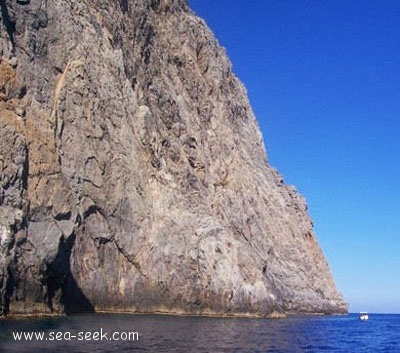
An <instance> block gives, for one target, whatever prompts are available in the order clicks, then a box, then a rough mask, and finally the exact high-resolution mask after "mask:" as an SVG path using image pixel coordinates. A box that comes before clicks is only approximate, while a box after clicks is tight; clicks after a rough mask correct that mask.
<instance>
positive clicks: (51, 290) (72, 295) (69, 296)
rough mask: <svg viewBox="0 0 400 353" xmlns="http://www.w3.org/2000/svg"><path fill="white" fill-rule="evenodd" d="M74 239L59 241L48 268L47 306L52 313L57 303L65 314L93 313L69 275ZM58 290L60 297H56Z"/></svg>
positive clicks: (87, 300) (74, 236)
mask: <svg viewBox="0 0 400 353" xmlns="http://www.w3.org/2000/svg"><path fill="white" fill-rule="evenodd" d="M75 238H76V235H75V234H73V235H71V236H70V237H69V238H68V239H67V240H65V241H60V245H59V248H58V253H57V256H56V258H55V260H54V261H53V262H52V264H51V265H49V266H48V271H47V272H48V273H47V274H48V276H47V280H46V284H47V298H46V299H47V305H48V306H49V308H50V310H52V311H54V309H55V308H54V305H55V304H56V302H57V301H59V303H60V304H61V306H63V308H64V312H65V313H66V314H72V313H93V312H94V307H93V305H92V304H91V302H90V301H89V299H88V298H87V297H86V296H85V294H84V293H83V292H82V290H81V288H80V287H79V285H78V283H77V282H76V280H75V278H74V276H73V275H72V273H71V265H70V258H71V250H72V248H73V244H74V242H75ZM60 290H61V297H58V295H57V294H58V293H60Z"/></svg>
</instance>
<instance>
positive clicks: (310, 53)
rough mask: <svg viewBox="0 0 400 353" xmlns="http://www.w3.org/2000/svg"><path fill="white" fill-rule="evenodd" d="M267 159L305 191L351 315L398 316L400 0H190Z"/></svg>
mask: <svg viewBox="0 0 400 353" xmlns="http://www.w3.org/2000/svg"><path fill="white" fill-rule="evenodd" d="M189 4H190V6H191V8H192V9H193V10H194V11H195V13H196V14H197V15H199V16H200V17H202V18H204V19H205V20H206V22H207V24H208V26H209V27H210V28H211V29H212V30H213V32H214V34H215V35H216V37H217V39H218V41H219V43H220V44H221V45H222V46H224V47H225V48H226V50H227V53H228V56H229V57H230V59H231V61H232V64H233V72H234V73H235V74H236V75H237V76H238V77H239V78H240V80H241V81H242V82H244V84H245V86H246V88H247V91H248V95H249V99H250V102H251V105H252V108H253V111H254V113H255V115H256V117H257V120H258V123H259V125H260V128H261V130H262V133H263V136H264V141H265V145H266V149H267V154H268V159H269V163H270V164H271V165H272V166H273V167H275V168H277V169H278V170H279V172H280V173H281V174H282V175H283V177H284V180H285V182H286V183H288V184H292V185H294V186H295V187H296V188H297V190H299V191H300V192H301V193H302V194H303V195H304V196H305V197H306V199H307V203H308V206H309V212H310V215H311V217H312V219H313V220H314V225H315V231H316V234H317V237H318V240H319V243H320V245H321V247H322V249H323V251H324V253H325V255H326V257H327V259H328V262H329V265H330V268H331V270H332V272H333V275H334V278H335V282H336V285H337V287H338V289H339V290H340V291H341V292H342V293H343V294H344V296H345V299H346V300H347V301H348V302H349V304H350V307H349V311H350V312H359V311H364V310H365V311H368V312H376V313H400V275H399V273H400V214H399V213H400V212H399V211H400V180H399V176H400V1H398V0H385V1H380V0H375V1H372V0H301V1H300V0H246V1H243V0H219V1H215V0H189Z"/></svg>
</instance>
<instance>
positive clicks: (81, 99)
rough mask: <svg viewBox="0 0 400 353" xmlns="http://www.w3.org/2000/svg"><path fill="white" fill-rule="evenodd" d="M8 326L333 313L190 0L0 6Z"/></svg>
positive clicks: (339, 308) (315, 259)
mask: <svg viewBox="0 0 400 353" xmlns="http://www.w3.org/2000/svg"><path fill="white" fill-rule="evenodd" d="M1 15H2V17H1V35H0V54H1V62H0V172H1V180H0V187H1V189H0V242H1V246H0V252H1V255H0V308H1V312H2V314H3V315H4V314H43V313H56V314H57V313H64V312H67V313H68V312H75V311H95V310H96V311H138V312H171V313H192V314H226V315H234V314H243V315H246V314H260V315H268V314H270V313H273V312H279V313H285V312H309V313H314V312H323V313H334V312H345V311H346V310H347V306H346V304H345V302H344V301H343V298H342V296H341V295H340V294H339V293H338V292H337V291H336V289H335V285H334V282H333V280H332V276H331V274H330V271H329V268H328V265H327V262H326V260H325V258H324V255H323V253H322V252H321V250H320V248H319V246H318V243H317V240H316V238H315V235H314V232H313V225H312V221H311V220H310V218H309V217H308V215H307V207H306V204H305V201H304V199H303V198H302V197H301V196H300V195H299V194H298V193H297V192H296V191H295V189H294V188H292V187H290V186H287V185H285V184H284V183H283V182H282V179H281V177H280V176H279V174H278V173H277V172H276V171H275V170H273V169H272V168H271V167H270V166H269V165H268V163H267V158H266V154H265V149H264V145H263V142H262V136H261V134H260V131H259V129H258V126H257V123H256V121H255V118H254V116H253V113H252V111H251V108H250V106H249V103H248V100H247V98H246V92H245V89H244V88H243V86H242V84H241V83H240V82H239V81H238V79H237V78H236V77H235V76H234V75H233V73H232V71H231V65H230V62H229V60H228V58H227V56H226V54H225V52H224V50H223V49H222V48H221V47H220V46H219V45H218V43H217V41H216V40H215V38H214V37H213V34H212V33H211V32H210V30H209V29H208V28H207V27H206V25H205V23H204V22H203V21H202V20H201V19H199V18H197V17H196V16H195V15H194V14H193V13H192V12H191V11H190V10H189V9H188V6H187V4H186V1H185V0H120V1H114V0H96V1H92V0H79V1H77V0H53V1H47V0H30V1H29V0H27V1H22V0H21V1H20V0H1Z"/></svg>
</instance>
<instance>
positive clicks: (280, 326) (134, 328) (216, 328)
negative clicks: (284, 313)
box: [0, 314, 400, 353]
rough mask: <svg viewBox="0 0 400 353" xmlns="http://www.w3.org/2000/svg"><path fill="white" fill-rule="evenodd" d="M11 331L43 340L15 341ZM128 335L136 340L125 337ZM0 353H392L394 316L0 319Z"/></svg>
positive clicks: (398, 320) (398, 322)
mask: <svg viewBox="0 0 400 353" xmlns="http://www.w3.org/2000/svg"><path fill="white" fill-rule="evenodd" d="M16 332H17V333H22V334H23V333H26V332H28V333H29V332H33V333H38V332H39V333H43V335H44V336H43V340H38V339H36V338H34V339H32V340H29V339H22V340H20V341H18V340H15V339H14V335H15V333H16ZM96 332H97V334H96ZM128 332H132V333H136V335H134V334H132V336H131V337H130V338H131V340H123V339H124V338H126V339H128V338H129V337H128ZM115 333H116V336H112V335H113V334H115ZM57 334H58V335H59V336H58V337H59V338H60V339H59V340H57V339H56V338H57ZM85 334H86V335H87V336H86V338H90V340H88V339H85V336H84V335H85ZM101 334H102V335H103V337H101V336H100V335H101ZM106 337H107V338H108V340H106ZM112 337H114V338H119V340H110V339H111V338H112ZM28 338H29V337H28ZM80 338H81V339H80ZM94 338H97V339H94ZM100 338H102V339H100ZM0 352H7V353H8V352H41V353H50V352H59V353H61V352H67V353H73V352H80V353H86V352H91V353H105V352H151V353H155V352H178V353H180V352H182V353H197V352H199V353H200V352H204V353H205V352H210V353H219V352H221V353H224V352H226V353H234V352H236V353H239V352H240V353H241V352H246V353H247V352H254V353H256V352H257V353H266V352H268V353H269V352H271V353H272V352H273V353H281V352H282V353H284V352H285V353H286V352H288V353H297V352H299V353H301V352H307V353H313V352H346V353H358V352H360V353H364V352H368V353H369V352H374V353H376V352H388V353H389V352H390V353H396V352H400V315H378V314H372V315H370V319H369V320H368V321H365V322H363V321H360V320H359V319H358V315H355V314H350V315H347V316H316V317H310V316H308V317H303V316H296V317H288V318H285V319H244V318H235V319H232V318H230V319H221V318H208V317H176V316H161V315H122V314H121V315H120V314H118V315H116V314H112V315H103V314H92V315H73V316H68V317H61V318H47V319H41V320H13V321H0Z"/></svg>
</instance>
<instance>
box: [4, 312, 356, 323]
mask: <svg viewBox="0 0 400 353" xmlns="http://www.w3.org/2000/svg"><path fill="white" fill-rule="evenodd" d="M97 314H103V315H114V314H121V315H132V316H134V315H148V316H150V315H159V316H176V317H206V318H219V319H286V318H290V317H300V316H302V317H307V316H308V317H315V316H346V315H349V313H323V312H315V313H310V312H284V313H282V312H276V311H273V312H271V313H268V314H256V313H212V312H205V313H185V312H177V311H159V310H158V311H152V312H145V311H143V312H142V311H129V310H97V311H94V312H74V313H68V314H67V313H61V314H52V313H38V314H10V315H5V316H0V321H12V320H42V319H48V318H62V317H68V316H74V315H97Z"/></svg>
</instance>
